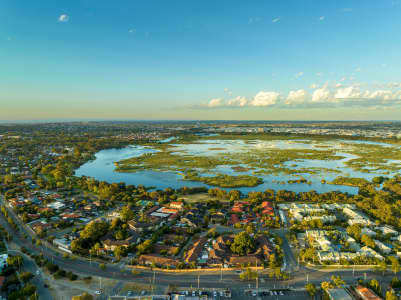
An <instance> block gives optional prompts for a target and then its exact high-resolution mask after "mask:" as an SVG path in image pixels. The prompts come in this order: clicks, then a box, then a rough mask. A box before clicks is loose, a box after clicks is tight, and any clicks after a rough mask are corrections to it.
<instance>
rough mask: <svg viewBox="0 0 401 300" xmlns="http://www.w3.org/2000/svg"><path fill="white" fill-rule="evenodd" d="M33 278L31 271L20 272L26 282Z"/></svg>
mask: <svg viewBox="0 0 401 300" xmlns="http://www.w3.org/2000/svg"><path fill="white" fill-rule="evenodd" d="M32 278H33V274H32V273H31V272H24V273H21V274H20V279H21V280H22V281H23V282H24V283H27V282H29V281H30V280H31V279H32Z"/></svg>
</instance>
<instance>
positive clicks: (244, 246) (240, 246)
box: [230, 231, 255, 255]
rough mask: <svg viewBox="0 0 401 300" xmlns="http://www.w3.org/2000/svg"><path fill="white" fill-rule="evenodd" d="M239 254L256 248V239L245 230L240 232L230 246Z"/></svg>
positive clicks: (247, 252)
mask: <svg viewBox="0 0 401 300" xmlns="http://www.w3.org/2000/svg"><path fill="white" fill-rule="evenodd" d="M230 249H231V251H232V252H233V253H235V254H238V255H245V254H249V253H251V252H252V251H254V250H255V240H254V239H253V238H252V237H251V236H250V235H249V234H248V233H247V232H245V231H242V232H240V233H238V234H237V235H236V236H235V238H234V242H233V243H232V244H231V247H230Z"/></svg>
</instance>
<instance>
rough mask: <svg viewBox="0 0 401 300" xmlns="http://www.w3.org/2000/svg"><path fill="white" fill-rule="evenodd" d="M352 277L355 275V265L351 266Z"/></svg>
mask: <svg viewBox="0 0 401 300" xmlns="http://www.w3.org/2000/svg"><path fill="white" fill-rule="evenodd" d="M352 277H355V265H353V266H352Z"/></svg>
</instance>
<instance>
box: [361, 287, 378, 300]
mask: <svg viewBox="0 0 401 300" xmlns="http://www.w3.org/2000/svg"><path fill="white" fill-rule="evenodd" d="M355 291H356V293H357V294H358V296H359V297H361V299H362V300H382V298H380V297H379V296H377V295H376V294H375V293H374V292H373V291H372V290H371V289H368V288H367V287H364V286H361V285H358V286H357V287H356V288H355Z"/></svg>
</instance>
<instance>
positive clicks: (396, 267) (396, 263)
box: [388, 256, 400, 275]
mask: <svg viewBox="0 0 401 300" xmlns="http://www.w3.org/2000/svg"><path fill="white" fill-rule="evenodd" d="M388 259H389V260H390V262H391V270H392V271H393V272H394V275H395V274H397V273H398V272H399V271H400V262H399V261H398V258H397V257H395V256H389V258H388Z"/></svg>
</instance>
